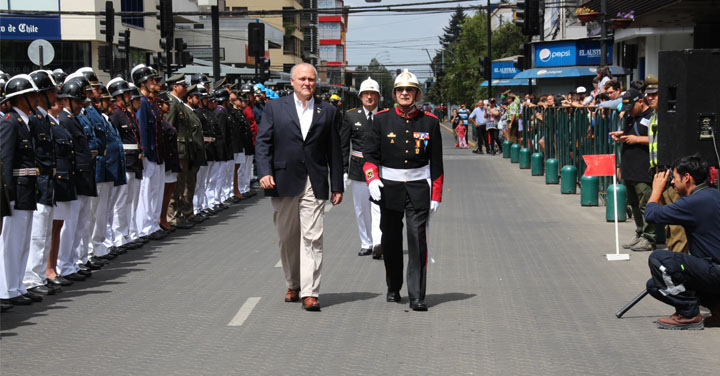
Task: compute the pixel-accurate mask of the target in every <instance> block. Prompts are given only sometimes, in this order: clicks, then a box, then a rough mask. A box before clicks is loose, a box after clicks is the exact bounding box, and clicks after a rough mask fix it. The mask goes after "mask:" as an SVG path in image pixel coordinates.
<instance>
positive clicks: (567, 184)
mask: <svg viewBox="0 0 720 376" xmlns="http://www.w3.org/2000/svg"><path fill="white" fill-rule="evenodd" d="M576 182H577V168H576V167H575V166H571V165H567V166H563V168H562V170H560V193H562V194H572V195H574V194H575V193H577V183H576Z"/></svg>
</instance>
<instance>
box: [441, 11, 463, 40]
mask: <svg viewBox="0 0 720 376" xmlns="http://www.w3.org/2000/svg"><path fill="white" fill-rule="evenodd" d="M465 19H466V17H465V12H464V11H463V9H462V7H461V6H459V5H458V7H457V9H456V10H455V13H454V14H453V15H452V17H450V23H449V24H448V25H447V26H445V27H444V28H443V35H441V36H440V37H438V38H439V39H440V44H441V45H442V47H443V49H448V48H449V47H450V46H451V45H452V44H453V43H455V41H457V40H458V38H460V34H462V31H463V30H462V28H463V23H464V22H465Z"/></svg>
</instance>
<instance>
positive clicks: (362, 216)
mask: <svg viewBox="0 0 720 376" xmlns="http://www.w3.org/2000/svg"><path fill="white" fill-rule="evenodd" d="M350 182H351V183H352V184H351V186H352V192H353V201H354V203H355V217H356V218H357V225H358V233H359V234H360V244H361V245H360V247H361V248H372V246H374V245H379V244H380V238H381V235H382V232H381V231H380V206H379V205H377V204H374V203H372V202H371V201H370V191H369V190H368V187H367V183H365V182H364V181H358V180H350Z"/></svg>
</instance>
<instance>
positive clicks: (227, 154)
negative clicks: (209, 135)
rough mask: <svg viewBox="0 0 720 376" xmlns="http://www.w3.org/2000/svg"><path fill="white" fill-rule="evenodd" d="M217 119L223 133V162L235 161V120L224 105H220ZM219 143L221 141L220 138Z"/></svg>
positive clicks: (219, 128)
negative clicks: (233, 139) (233, 140)
mask: <svg viewBox="0 0 720 376" xmlns="http://www.w3.org/2000/svg"><path fill="white" fill-rule="evenodd" d="M215 118H216V119H217V121H218V124H219V127H218V130H219V132H221V133H222V142H223V154H224V158H223V159H222V160H223V161H231V160H233V159H234V158H233V144H232V138H233V134H232V128H233V127H234V124H233V119H232V118H231V117H230V112H229V111H228V110H227V109H226V108H225V107H224V106H222V105H218V106H217V108H216V109H215ZM218 142H220V139H219V138H218Z"/></svg>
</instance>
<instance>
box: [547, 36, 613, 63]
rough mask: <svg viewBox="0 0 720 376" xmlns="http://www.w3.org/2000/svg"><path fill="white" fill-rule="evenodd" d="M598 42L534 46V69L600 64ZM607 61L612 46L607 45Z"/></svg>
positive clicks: (609, 59) (610, 57)
mask: <svg viewBox="0 0 720 376" xmlns="http://www.w3.org/2000/svg"><path fill="white" fill-rule="evenodd" d="M600 56H601V54H600V42H599V41H563V42H553V43H538V44H537V45H536V46H535V66H536V67H561V66H573V65H598V64H600V60H601V59H600ZM608 61H612V45H611V44H609V45H608Z"/></svg>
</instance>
